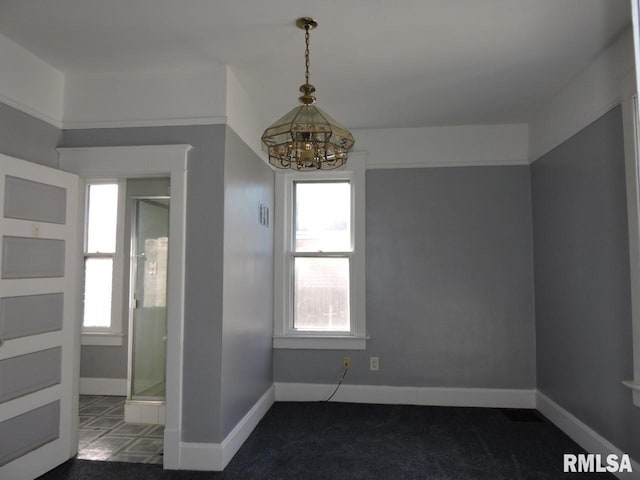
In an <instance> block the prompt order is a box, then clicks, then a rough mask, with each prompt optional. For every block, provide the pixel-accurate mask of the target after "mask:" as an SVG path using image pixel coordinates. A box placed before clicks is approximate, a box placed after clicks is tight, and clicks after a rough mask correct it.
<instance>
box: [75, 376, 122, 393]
mask: <svg viewBox="0 0 640 480" xmlns="http://www.w3.org/2000/svg"><path fill="white" fill-rule="evenodd" d="M126 394H127V379H126V378H96V377H81V378H80V395H117V396H124V395H126Z"/></svg>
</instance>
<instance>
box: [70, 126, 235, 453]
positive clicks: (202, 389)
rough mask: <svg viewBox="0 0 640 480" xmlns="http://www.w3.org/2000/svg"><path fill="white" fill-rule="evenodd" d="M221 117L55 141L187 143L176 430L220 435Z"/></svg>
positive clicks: (191, 437) (196, 438) (210, 437)
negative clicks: (181, 362)
mask: <svg viewBox="0 0 640 480" xmlns="http://www.w3.org/2000/svg"><path fill="white" fill-rule="evenodd" d="M224 142H225V126H224V125H197V126H182V127H144V128H111V129H87V130H65V131H64V132H63V135H62V141H61V146H64V147H90V146H115V145H121V146H127V145H154V144H181V143H188V144H191V145H192V146H193V147H194V148H193V149H192V150H191V151H190V152H189V174H188V179H187V181H188V197H187V242H186V285H185V288H186V292H185V325H184V345H183V353H184V373H183V433H182V437H183V440H184V441H187V442H218V441H220V440H221V438H222V437H221V432H222V427H221V416H220V411H221V404H220V399H221V393H220V388H221V384H222V382H221V372H222V369H221V359H222V335H221V331H222V256H223V219H224V209H223V204H224V185H223V175H224V148H225V147H224Z"/></svg>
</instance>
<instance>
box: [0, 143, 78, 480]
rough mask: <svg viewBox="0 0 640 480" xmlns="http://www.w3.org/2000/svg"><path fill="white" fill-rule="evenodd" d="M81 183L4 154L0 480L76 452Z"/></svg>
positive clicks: (29, 475) (39, 470) (0, 163)
mask: <svg viewBox="0 0 640 480" xmlns="http://www.w3.org/2000/svg"><path fill="white" fill-rule="evenodd" d="M78 185H79V181H78V177H77V176H76V175H72V174H69V173H65V172H62V171H60V170H56V169H53V168H49V167H44V166H41V165H37V164H34V163H30V162H26V161H24V160H19V159H17V158H13V157H9V156H6V155H2V154H0V237H1V238H0V248H1V257H0V478H2V479H11V480H20V479H33V478H35V477H37V476H39V475H41V474H43V473H44V472H46V471H48V470H50V469H52V468H54V467H56V466H57V465H59V464H60V463H62V462H64V461H65V460H67V459H68V458H70V457H71V456H73V455H74V454H75V453H76V451H77V443H78V442H77V432H78V391H77V388H78V378H77V377H78V372H77V369H78V358H79V327H78V325H77V322H78V305H79V304H78V282H77V278H78V265H79V263H78V259H79V252H80V249H79V245H78V242H79V235H78V198H79V197H78Z"/></svg>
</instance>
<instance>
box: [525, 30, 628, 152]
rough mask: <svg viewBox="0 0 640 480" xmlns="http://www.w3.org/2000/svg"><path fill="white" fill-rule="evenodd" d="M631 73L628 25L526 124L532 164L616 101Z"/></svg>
mask: <svg viewBox="0 0 640 480" xmlns="http://www.w3.org/2000/svg"><path fill="white" fill-rule="evenodd" d="M633 72H634V54H633V35H632V31H631V28H629V29H628V30H627V31H625V33H624V34H623V35H622V36H621V37H620V38H619V39H618V41H616V42H615V43H614V44H613V45H611V46H610V47H609V48H608V49H606V50H605V51H604V52H602V53H601V54H600V55H599V56H598V57H597V58H596V59H595V60H594V61H593V62H592V63H591V64H590V65H589V66H588V67H587V68H586V69H585V70H583V71H582V72H581V73H579V74H578V75H577V76H576V77H575V78H574V79H573V80H572V81H571V82H570V83H569V84H567V85H566V86H565V87H564V88H562V89H561V90H560V91H559V92H557V93H556V94H555V95H554V97H553V98H551V99H550V100H549V101H548V102H546V103H545V104H543V105H542V106H541V107H540V108H539V109H538V111H537V112H536V113H535V115H534V116H533V118H532V120H531V122H530V123H529V130H530V135H529V136H530V139H531V142H530V143H531V149H530V150H531V151H530V155H529V156H530V162H531V163H533V162H535V161H536V160H538V159H539V158H540V157H542V156H543V155H545V154H547V153H549V152H550V151H551V150H553V149H554V148H556V147H557V146H559V145H560V144H562V143H563V142H565V141H566V140H568V139H569V138H571V137H573V136H574V135H575V134H576V133H578V132H580V131H581V130H583V129H584V128H585V127H587V126H589V125H590V124H591V123H593V122H594V121H596V120H597V119H598V118H600V117H601V116H603V115H604V114H605V113H607V112H609V111H610V110H611V109H612V108H615V107H616V106H617V105H618V104H620V101H621V98H622V96H623V94H624V92H623V90H624V84H625V83H626V82H628V80H627V78H628V76H629V75H633Z"/></svg>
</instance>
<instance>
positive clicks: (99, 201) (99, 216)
mask: <svg viewBox="0 0 640 480" xmlns="http://www.w3.org/2000/svg"><path fill="white" fill-rule="evenodd" d="M117 218H118V185H117V184H96V185H90V186H89V214H88V216H87V223H88V226H87V252H86V253H113V252H115V251H116V225H117Z"/></svg>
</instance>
